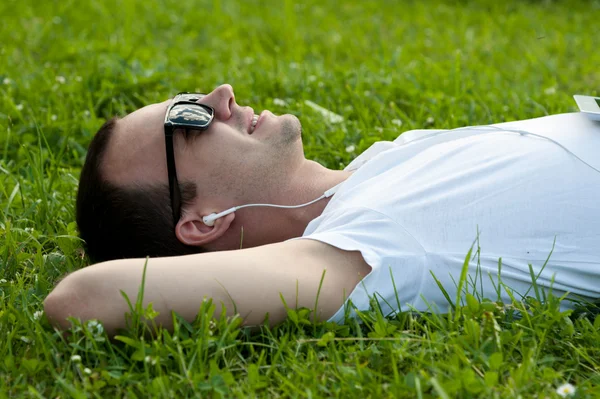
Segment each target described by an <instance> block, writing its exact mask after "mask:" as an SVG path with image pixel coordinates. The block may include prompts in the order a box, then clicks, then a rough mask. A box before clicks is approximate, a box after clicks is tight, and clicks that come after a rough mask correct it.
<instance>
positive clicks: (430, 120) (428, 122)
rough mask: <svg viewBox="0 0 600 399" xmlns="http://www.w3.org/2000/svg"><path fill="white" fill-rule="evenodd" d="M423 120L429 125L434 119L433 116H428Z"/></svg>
mask: <svg viewBox="0 0 600 399" xmlns="http://www.w3.org/2000/svg"><path fill="white" fill-rule="evenodd" d="M425 122H427V124H429V125H431V124H433V122H435V119H433V116H430V117H429V118H427V120H426V121H425Z"/></svg>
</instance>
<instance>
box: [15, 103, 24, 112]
mask: <svg viewBox="0 0 600 399" xmlns="http://www.w3.org/2000/svg"><path fill="white" fill-rule="evenodd" d="M15 108H16V109H17V111H23V104H17V105H15Z"/></svg>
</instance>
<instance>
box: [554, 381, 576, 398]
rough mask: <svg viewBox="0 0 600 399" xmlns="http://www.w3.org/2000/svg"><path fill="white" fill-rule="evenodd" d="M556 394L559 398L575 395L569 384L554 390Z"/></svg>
mask: <svg viewBox="0 0 600 399" xmlns="http://www.w3.org/2000/svg"><path fill="white" fill-rule="evenodd" d="M556 393H557V394H558V396H560V397H561V398H566V397H569V396H573V395H574V394H575V387H574V386H573V385H571V384H569V383H566V384H562V385H561V386H559V387H558V388H556Z"/></svg>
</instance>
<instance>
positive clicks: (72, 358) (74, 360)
mask: <svg viewBox="0 0 600 399" xmlns="http://www.w3.org/2000/svg"><path fill="white" fill-rule="evenodd" d="M71 361H72V362H75V363H78V362H80V361H81V356H79V355H73V356H71Z"/></svg>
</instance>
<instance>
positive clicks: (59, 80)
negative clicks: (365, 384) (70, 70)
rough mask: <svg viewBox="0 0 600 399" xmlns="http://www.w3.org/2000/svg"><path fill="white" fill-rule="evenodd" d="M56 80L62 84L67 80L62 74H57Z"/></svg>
mask: <svg viewBox="0 0 600 399" xmlns="http://www.w3.org/2000/svg"><path fill="white" fill-rule="evenodd" d="M56 81H57V82H58V83H60V84H61V85H64V84H65V83H66V82H67V79H65V77H64V76H60V75H59V76H57V77H56Z"/></svg>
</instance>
